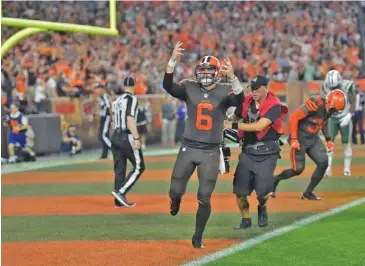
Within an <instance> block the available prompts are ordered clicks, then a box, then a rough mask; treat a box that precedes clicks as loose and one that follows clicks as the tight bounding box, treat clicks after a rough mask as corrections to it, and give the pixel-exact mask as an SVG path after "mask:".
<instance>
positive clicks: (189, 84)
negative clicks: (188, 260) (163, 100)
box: [163, 42, 244, 248]
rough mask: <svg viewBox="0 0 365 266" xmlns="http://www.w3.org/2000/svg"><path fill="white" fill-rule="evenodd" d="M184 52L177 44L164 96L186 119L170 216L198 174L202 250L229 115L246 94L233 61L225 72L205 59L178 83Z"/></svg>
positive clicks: (196, 243) (196, 241) (197, 241)
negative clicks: (176, 104)
mask: <svg viewBox="0 0 365 266" xmlns="http://www.w3.org/2000/svg"><path fill="white" fill-rule="evenodd" d="M184 50H185V49H184V48H183V44H182V43H181V42H178V43H177V44H176V45H175V48H174V51H173V52H172V54H171V57H170V60H169V62H168V63H167V66H166V71H165V75H164V80H163V88H164V89H165V90H166V92H167V93H169V94H170V95H172V96H173V97H175V98H177V99H180V100H182V101H184V102H185V103H186V108H187V114H188V119H187V120H186V122H185V129H184V134H183V137H182V140H181V147H180V150H179V153H178V155H177V158H176V162H175V165H174V170H173V171H172V175H171V183H170V191H169V196H170V200H171V201H170V214H171V215H173V216H175V215H177V214H178V212H179V210H180V204H181V202H182V199H183V196H184V194H185V190H186V185H187V183H188V181H189V179H190V177H191V175H192V174H193V172H194V170H195V169H197V170H198V171H197V172H198V178H199V188H198V205H199V207H198V211H197V215H196V220H195V233H194V235H193V237H192V245H193V247H194V248H203V247H204V245H203V242H202V238H203V233H204V231H205V226H206V224H207V222H208V219H209V217H210V214H211V196H212V193H213V191H214V188H215V184H216V182H217V179H218V173H219V172H221V173H224V172H225V171H226V170H225V169H224V166H225V162H224V156H225V154H224V153H223V149H222V147H221V146H222V140H223V121H224V117H225V113H226V111H227V109H228V108H229V107H232V106H233V107H237V106H240V105H241V104H242V102H243V100H244V93H243V87H242V85H241V82H240V81H239V80H238V78H237V77H236V76H235V75H234V72H233V66H232V64H231V62H230V61H229V59H226V60H225V62H224V65H223V66H222V67H221V66H220V62H219V60H218V59H217V58H216V57H214V56H204V57H203V58H202V59H201V60H200V61H199V62H198V64H197V65H196V72H195V74H196V80H189V79H184V80H181V81H180V82H179V83H175V82H174V81H173V75H174V69H175V66H176V64H177V62H178V60H179V58H180V57H181V56H182V55H183V52H184ZM220 72H221V73H222V74H223V75H225V76H226V77H227V80H229V83H228V82H227V83H222V82H219V81H220V77H219V76H220Z"/></svg>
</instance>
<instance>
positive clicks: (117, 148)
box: [111, 129, 145, 195]
mask: <svg viewBox="0 0 365 266" xmlns="http://www.w3.org/2000/svg"><path fill="white" fill-rule="evenodd" d="M111 143H112V152H113V157H114V174H115V178H114V190H116V191H119V192H120V193H121V194H124V195H125V194H127V193H128V192H129V190H130V189H131V188H132V187H133V186H134V184H135V183H136V182H137V180H138V178H139V177H140V176H141V175H142V173H143V171H144V169H145V164H144V159H143V154H142V149H139V150H137V149H136V148H135V146H134V139H133V136H132V135H131V134H128V133H126V132H123V131H120V130H118V129H117V130H115V132H114V134H113V136H112V139H111ZM127 160H129V161H130V162H131V163H132V165H133V169H132V170H131V171H130V172H129V173H128V176H126V170H127Z"/></svg>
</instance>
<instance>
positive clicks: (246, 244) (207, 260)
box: [182, 198, 365, 266]
mask: <svg viewBox="0 0 365 266" xmlns="http://www.w3.org/2000/svg"><path fill="white" fill-rule="evenodd" d="M364 203H365V198H360V199H357V200H354V201H352V202H349V203H347V204H344V205H342V206H339V207H336V208H334V209H331V210H329V211H327V212H324V213H320V214H315V215H312V216H310V217H308V218H304V219H302V220H299V221H297V222H295V223H293V224H291V225H287V226H284V227H281V228H278V229H276V230H274V231H271V232H269V233H266V234H264V235H260V236H257V237H254V238H252V239H249V240H247V241H244V242H242V243H239V244H236V245H233V246H232V247H229V248H225V249H222V250H220V251H217V252H215V253H212V254H210V255H207V256H204V257H201V258H199V259H197V260H194V261H191V262H188V263H186V264H183V265H182V266H196V265H204V264H207V263H210V262H213V261H216V260H218V259H221V258H224V257H227V256H229V255H231V254H233V253H236V252H238V251H242V250H245V249H249V248H251V247H253V246H255V245H257V244H260V243H262V242H264V241H266V240H269V239H271V238H274V237H277V236H281V235H284V234H285V233H288V232H291V231H293V230H295V229H298V228H301V227H303V226H305V225H307V224H311V223H314V222H317V221H319V220H322V219H323V218H326V217H329V216H332V215H335V214H337V213H340V212H343V211H345V210H347V209H350V208H352V207H355V206H358V205H360V204H364Z"/></svg>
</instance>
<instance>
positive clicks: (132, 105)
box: [112, 93, 138, 131]
mask: <svg viewBox="0 0 365 266" xmlns="http://www.w3.org/2000/svg"><path fill="white" fill-rule="evenodd" d="M112 112H113V125H114V129H121V130H123V131H127V130H128V126H127V116H132V117H137V115H138V101H137V98H136V97H135V96H133V95H132V94H130V93H123V94H122V95H120V96H119V97H118V98H117V99H116V100H115V101H114V102H113V104H112Z"/></svg>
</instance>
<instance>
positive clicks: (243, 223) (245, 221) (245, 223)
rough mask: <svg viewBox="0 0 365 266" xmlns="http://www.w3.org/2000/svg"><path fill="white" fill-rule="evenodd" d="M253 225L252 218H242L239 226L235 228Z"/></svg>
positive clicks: (245, 227)
mask: <svg viewBox="0 0 365 266" xmlns="http://www.w3.org/2000/svg"><path fill="white" fill-rule="evenodd" d="M250 227H252V222H251V218H242V220H241V223H240V225H239V226H237V227H234V229H247V228H250Z"/></svg>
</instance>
